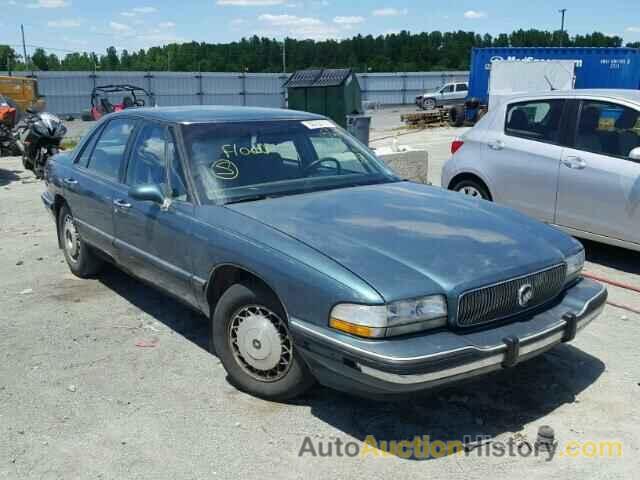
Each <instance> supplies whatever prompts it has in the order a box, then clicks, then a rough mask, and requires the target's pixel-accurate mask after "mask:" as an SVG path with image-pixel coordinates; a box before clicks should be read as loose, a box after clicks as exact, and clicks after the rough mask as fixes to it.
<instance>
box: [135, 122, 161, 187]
mask: <svg viewBox="0 0 640 480" xmlns="http://www.w3.org/2000/svg"><path fill="white" fill-rule="evenodd" d="M165 130H166V129H165V127H164V126H163V125H161V124H159V123H147V124H145V125H143V126H142V128H140V131H139V133H138V136H137V137H136V140H135V142H134V144H133V148H132V149H131V157H130V159H129V166H128V168H127V180H126V183H127V185H131V186H136V185H148V184H154V185H165V186H166V183H167V182H166V178H167V171H166V161H165V159H166V156H165V147H166V145H165V143H166V137H165Z"/></svg>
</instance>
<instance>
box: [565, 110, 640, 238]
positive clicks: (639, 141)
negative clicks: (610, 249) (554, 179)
mask: <svg viewBox="0 0 640 480" xmlns="http://www.w3.org/2000/svg"><path fill="white" fill-rule="evenodd" d="M574 119H575V117H574ZM574 122H575V120H574ZM575 125H576V127H575V128H574V131H575V135H574V136H573V138H572V142H571V146H570V148H566V149H565V151H564V153H563V156H562V162H561V166H560V179H559V183H558V206H557V213H556V222H555V223H557V224H558V225H560V226H564V227H569V228H571V229H575V230H579V231H582V232H588V233H592V234H596V235H603V236H606V237H610V238H613V239H617V240H623V241H627V242H634V243H638V244H640V163H638V162H637V161H634V160H631V159H630V158H629V153H630V151H631V150H633V149H634V148H637V147H640V111H639V110H638V109H636V108H632V107H630V106H625V105H622V104H618V103H614V102H607V101H599V100H582V101H581V102H580V105H579V108H578V109H577V123H575Z"/></svg>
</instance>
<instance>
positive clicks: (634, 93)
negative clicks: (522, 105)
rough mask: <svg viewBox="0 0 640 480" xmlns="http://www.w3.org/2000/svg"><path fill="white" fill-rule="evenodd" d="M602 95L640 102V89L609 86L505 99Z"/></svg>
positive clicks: (507, 98) (532, 93) (512, 96)
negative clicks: (611, 87)
mask: <svg viewBox="0 0 640 480" xmlns="http://www.w3.org/2000/svg"><path fill="white" fill-rule="evenodd" d="M589 96H593V97H602V98H608V99H611V100H627V101H630V102H634V103H638V104H640V90H623V89H607V88H598V89H594V88H579V89H575V90H555V91H552V92H528V93H521V94H514V95H509V96H508V97H507V96H505V97H504V100H505V101H513V100H517V99H520V98H522V99H526V98H531V97H560V98H579V97H589Z"/></svg>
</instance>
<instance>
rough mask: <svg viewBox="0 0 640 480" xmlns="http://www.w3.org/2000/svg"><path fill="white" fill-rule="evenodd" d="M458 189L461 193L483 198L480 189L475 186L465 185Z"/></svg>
mask: <svg viewBox="0 0 640 480" xmlns="http://www.w3.org/2000/svg"><path fill="white" fill-rule="evenodd" d="M458 191H459V192H461V193H464V194H465V195H469V196H470V197H478V198H483V197H482V193H480V190H478V189H477V188H476V187H470V186H466V187H462V188H461V189H460V190H458Z"/></svg>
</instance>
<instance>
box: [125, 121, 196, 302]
mask: <svg viewBox="0 0 640 480" xmlns="http://www.w3.org/2000/svg"><path fill="white" fill-rule="evenodd" d="M183 172H184V170H183V168H182V164H181V160H180V158H179V155H178V152H177V149H176V142H175V140H174V134H173V131H172V130H171V129H170V128H169V127H167V126H166V125H164V124H162V123H157V122H151V121H145V122H144V123H143V124H142V125H141V126H140V129H139V131H138V133H137V135H136V138H135V141H134V142H133V143H132V147H131V154H130V157H129V161H128V165H127V168H126V174H125V181H124V184H123V185H122V186H121V188H120V189H119V190H118V191H117V193H116V195H115V197H114V224H115V237H116V241H115V243H116V258H117V260H118V263H120V264H121V265H122V266H123V268H125V269H127V270H129V271H131V272H132V273H134V274H135V275H136V276H138V277H140V278H142V279H145V280H147V281H149V282H151V283H153V284H155V285H157V286H159V287H160V288H162V289H164V290H166V291H168V292H170V293H172V294H174V295H176V296H177V297H179V298H181V299H183V300H184V301H186V302H188V303H195V299H194V297H193V291H192V289H191V277H192V267H191V263H190V252H189V243H190V231H191V229H192V222H193V208H194V207H193V202H192V200H191V196H190V194H189V192H188V190H187V187H186V181H185V177H184V173H183ZM148 184H154V185H158V186H160V188H161V190H162V191H163V192H164V193H165V195H166V202H165V204H164V205H158V204H157V203H154V202H149V201H140V200H136V199H133V198H131V197H130V196H129V195H128V191H129V189H130V188H131V187H134V186H139V185H148Z"/></svg>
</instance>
